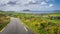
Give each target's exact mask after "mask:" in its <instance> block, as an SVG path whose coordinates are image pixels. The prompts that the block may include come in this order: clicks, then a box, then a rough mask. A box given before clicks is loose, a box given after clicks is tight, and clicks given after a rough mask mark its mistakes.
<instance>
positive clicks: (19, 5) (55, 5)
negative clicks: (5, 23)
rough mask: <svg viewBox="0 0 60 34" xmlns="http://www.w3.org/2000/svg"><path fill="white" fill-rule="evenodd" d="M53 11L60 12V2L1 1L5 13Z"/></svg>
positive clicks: (51, 0) (33, 0) (40, 0)
mask: <svg viewBox="0 0 60 34" xmlns="http://www.w3.org/2000/svg"><path fill="white" fill-rule="evenodd" d="M27 9H29V10H32V11H52V10H60V0H0V10H4V11H21V10H27Z"/></svg>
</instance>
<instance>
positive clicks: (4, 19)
mask: <svg viewBox="0 0 60 34" xmlns="http://www.w3.org/2000/svg"><path fill="white" fill-rule="evenodd" d="M9 22H10V17H9V16H7V15H6V14H5V13H0V31H1V30H2V29H3V28H4V27H5V26H6V25H7V24H8V23H9Z"/></svg>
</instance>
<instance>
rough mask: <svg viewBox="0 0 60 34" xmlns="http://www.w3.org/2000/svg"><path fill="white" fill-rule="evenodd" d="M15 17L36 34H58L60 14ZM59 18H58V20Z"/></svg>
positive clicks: (22, 14) (23, 14)
mask: <svg viewBox="0 0 60 34" xmlns="http://www.w3.org/2000/svg"><path fill="white" fill-rule="evenodd" d="M16 17H18V18H20V20H21V21H22V22H23V23H24V24H26V25H27V26H28V27H29V28H30V29H32V30H33V31H34V32H36V34H60V13H52V14H25V13H20V14H17V15H16ZM58 17H59V18H58Z"/></svg>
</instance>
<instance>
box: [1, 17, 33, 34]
mask: <svg viewBox="0 0 60 34" xmlns="http://www.w3.org/2000/svg"><path fill="white" fill-rule="evenodd" d="M0 34H34V32H33V31H32V30H31V29H29V28H28V27H26V26H25V25H24V24H23V23H22V22H21V21H20V20H19V19H18V18H11V21H10V23H9V24H8V25H7V26H6V28H5V29H4V31H3V32H0Z"/></svg>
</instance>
